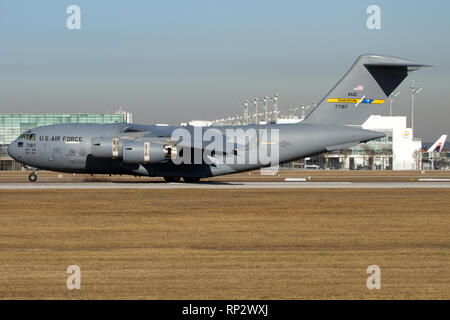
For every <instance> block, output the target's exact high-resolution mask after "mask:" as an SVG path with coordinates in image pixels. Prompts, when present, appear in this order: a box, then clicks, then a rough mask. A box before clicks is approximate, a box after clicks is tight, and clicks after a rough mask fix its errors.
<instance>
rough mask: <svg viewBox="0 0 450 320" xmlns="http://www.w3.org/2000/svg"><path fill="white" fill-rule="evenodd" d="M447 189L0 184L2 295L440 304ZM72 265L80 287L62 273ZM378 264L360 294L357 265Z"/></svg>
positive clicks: (449, 228) (448, 256)
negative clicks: (374, 284)
mask: <svg viewBox="0 0 450 320" xmlns="http://www.w3.org/2000/svg"><path fill="white" fill-rule="evenodd" d="M449 198H450V189H390V190H385V189H312V190H311V189H284V190H277V189H264V190H252V189H242V190H241V189H227V190H205V189H186V190H184V189H183V190H181V189H175V190H128V189H126V190H125V189H122V190H24V191H22V192H20V191H14V190H1V191H0V200H1V208H0V298H3V299H41V298H45V299H47V298H52V299H54V298H56V299H59V298H69V299H72V298H74V299H88V298H89V299H102V298H108V299H109V298H112V299H118V298H127V299H128V298H129V299H321V298H324V299H342V298H349V299H360V298H364V299H373V298H375V299H392V298H401V299H413V298H416V299H417V298H418V299H429V298H437V299H449V298H450V207H449V201H448V199H449ZM72 264H76V265H78V266H80V268H81V290H72V291H70V290H68V289H67V288H66V278H67V277H68V274H66V268H67V267H68V266H69V265H72ZM372 264H376V265H378V266H380V268H381V289H380V290H368V289H367V287H366V279H367V277H368V275H367V274H366V268H367V266H369V265H372Z"/></svg>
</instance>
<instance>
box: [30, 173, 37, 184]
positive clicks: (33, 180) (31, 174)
mask: <svg viewBox="0 0 450 320" xmlns="http://www.w3.org/2000/svg"><path fill="white" fill-rule="evenodd" d="M28 180H30V182H36V180H37V175H36V173H34V171H33V172H32V173H30V175H29V176H28Z"/></svg>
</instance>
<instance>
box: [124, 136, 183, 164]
mask: <svg viewBox="0 0 450 320" xmlns="http://www.w3.org/2000/svg"><path fill="white" fill-rule="evenodd" d="M176 155H177V149H176V148H175V147H173V146H170V145H164V144H162V143H157V142H148V141H127V142H124V144H123V162H125V163H160V162H163V161H165V160H169V159H173V158H175V157H176Z"/></svg>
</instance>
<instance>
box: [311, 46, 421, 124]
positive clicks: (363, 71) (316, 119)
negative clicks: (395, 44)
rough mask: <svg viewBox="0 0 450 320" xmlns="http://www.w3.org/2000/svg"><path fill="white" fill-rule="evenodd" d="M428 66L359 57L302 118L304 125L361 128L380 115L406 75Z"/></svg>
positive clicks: (397, 60)
mask: <svg viewBox="0 0 450 320" xmlns="http://www.w3.org/2000/svg"><path fill="white" fill-rule="evenodd" d="M420 67H429V65H425V64H421V63H417V62H414V61H410V60H406V59H402V58H396V57H390V56H381V55H372V54H367V55H361V56H359V58H358V59H357V60H356V62H355V63H354V64H353V66H352V67H351V68H350V70H349V71H348V72H347V73H346V74H345V75H344V77H343V78H342V79H341V80H340V81H339V82H338V83H337V84H336V85H335V86H334V87H333V88H332V89H331V90H330V92H329V93H328V94H327V95H326V96H325V98H323V99H322V101H320V103H319V104H318V105H317V107H316V108H315V109H314V110H313V111H312V112H311V113H310V114H309V115H308V116H307V117H306V118H305V120H304V122H307V123H323V124H336V125H357V126H360V125H362V124H363V123H364V122H365V121H366V120H367V118H368V117H369V116H370V115H372V114H377V113H378V114H379V112H380V108H381V106H382V105H383V104H384V102H385V101H386V100H387V98H388V97H389V95H390V94H391V93H392V92H393V91H394V90H395V89H396V88H397V87H398V85H399V84H400V83H401V82H402V81H403V80H404V79H405V78H406V77H407V75H408V73H409V72H411V71H413V70H416V69H418V68H420Z"/></svg>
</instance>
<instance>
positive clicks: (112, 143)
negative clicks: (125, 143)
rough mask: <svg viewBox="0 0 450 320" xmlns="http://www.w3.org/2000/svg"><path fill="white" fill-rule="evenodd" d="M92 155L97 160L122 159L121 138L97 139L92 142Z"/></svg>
mask: <svg viewBox="0 0 450 320" xmlns="http://www.w3.org/2000/svg"><path fill="white" fill-rule="evenodd" d="M91 153H92V156H94V157H96V158H110V159H117V158H121V157H122V148H121V141H120V139H119V138H109V137H96V138H92V140H91Z"/></svg>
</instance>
